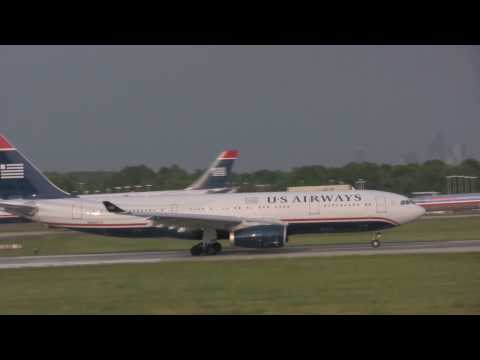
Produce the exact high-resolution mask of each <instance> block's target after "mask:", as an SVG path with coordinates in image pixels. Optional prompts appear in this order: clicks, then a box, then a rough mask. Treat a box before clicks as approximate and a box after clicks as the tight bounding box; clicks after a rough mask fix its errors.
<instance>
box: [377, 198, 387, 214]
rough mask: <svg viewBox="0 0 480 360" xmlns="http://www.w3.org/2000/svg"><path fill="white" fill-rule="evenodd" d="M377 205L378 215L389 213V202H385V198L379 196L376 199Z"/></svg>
mask: <svg viewBox="0 0 480 360" xmlns="http://www.w3.org/2000/svg"><path fill="white" fill-rule="evenodd" d="M375 200H376V203H377V213H378V214H385V213H386V212H387V201H386V200H385V197H384V196H377V197H375Z"/></svg>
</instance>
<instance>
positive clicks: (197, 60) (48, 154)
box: [0, 45, 480, 171]
mask: <svg viewBox="0 0 480 360" xmlns="http://www.w3.org/2000/svg"><path fill="white" fill-rule="evenodd" d="M0 78H1V79H2V80H1V81H0V133H4V134H5V135H6V136H7V137H8V138H10V139H11V140H12V141H13V142H14V143H15V144H17V145H18V146H19V147H20V149H22V150H23V152H24V153H25V154H26V155H27V156H29V157H30V158H32V160H34V162H35V163H36V164H38V166H39V167H41V168H42V169H44V170H46V171H73V170H102V169H105V170H118V169H121V168H123V167H125V166H128V165H139V164H145V165H147V166H149V167H151V168H153V169H158V168H160V167H162V166H170V165H172V164H177V165H179V166H180V167H182V168H183V169H186V170H188V171H193V170H195V169H200V168H205V167H207V166H208V165H209V163H210V162H211V161H212V159H213V158H214V157H215V156H216V155H217V154H218V153H219V152H220V151H221V150H223V149H229V148H233V149H238V150H239V151H240V158H239V160H238V162H237V164H236V167H235V170H236V171H255V170H258V169H270V170H289V169H291V168H292V167H295V166H303V165H324V166H343V165H345V164H347V163H349V162H352V161H357V160H361V159H364V160H365V161H370V162H376V163H390V164H399V163H402V162H405V161H411V160H415V159H417V161H419V162H423V161H425V160H427V159H428V158H429V157H430V156H431V155H432V154H435V153H436V154H437V155H436V156H441V157H442V159H445V161H449V162H454V163H455V162H458V161H459V159H462V158H463V157H465V156H466V155H465V154H468V155H469V156H470V157H474V158H476V159H479V158H480V143H479V142H478V134H479V133H480V121H478V118H479V114H480V101H479V100H480V96H479V95H480V51H479V47H478V46H423V45H421V46H419V45H417V46H370V45H369V46H357V45H355V46H0ZM439 133H441V134H443V135H442V136H443V140H442V139H437V140H435V137H436V135H437V134H439ZM435 141H436V142H437V144H436V145H433V148H430V149H429V147H430V146H431V144H432V142H435ZM442 141H443V143H444V145H442Z"/></svg>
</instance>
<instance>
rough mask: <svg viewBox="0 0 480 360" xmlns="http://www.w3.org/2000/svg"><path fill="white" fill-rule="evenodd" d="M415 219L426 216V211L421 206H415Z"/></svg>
mask: <svg viewBox="0 0 480 360" xmlns="http://www.w3.org/2000/svg"><path fill="white" fill-rule="evenodd" d="M415 213H416V216H415V218H419V217H421V216H423V215H424V214H425V209H424V208H423V207H421V206H419V205H415Z"/></svg>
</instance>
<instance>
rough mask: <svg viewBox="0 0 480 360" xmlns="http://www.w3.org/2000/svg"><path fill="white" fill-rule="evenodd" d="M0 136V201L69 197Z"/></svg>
mask: <svg viewBox="0 0 480 360" xmlns="http://www.w3.org/2000/svg"><path fill="white" fill-rule="evenodd" d="M70 196H71V195H70V194H68V193H66V192H64V191H63V190H61V189H60V188H58V187H57V186H55V185H54V184H52V183H51V182H50V180H48V179H47V177H46V176H45V175H43V174H42V172H41V171H40V170H38V169H37V168H36V167H35V166H34V165H33V164H32V163H31V162H30V161H29V160H28V159H27V158H26V157H25V156H23V154H22V153H20V152H19V151H18V150H17V149H16V148H15V147H14V146H13V145H12V143H11V142H9V141H8V140H7V138H6V137H5V136H3V135H1V134H0V199H15V198H17V199H18V198H22V199H38V198H43V199H59V198H66V197H70Z"/></svg>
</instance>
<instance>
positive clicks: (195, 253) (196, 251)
mask: <svg viewBox="0 0 480 360" xmlns="http://www.w3.org/2000/svg"><path fill="white" fill-rule="evenodd" d="M202 253H203V246H202V244H197V245H195V246H193V247H192V248H191V249H190V254H192V256H199V255H202Z"/></svg>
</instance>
